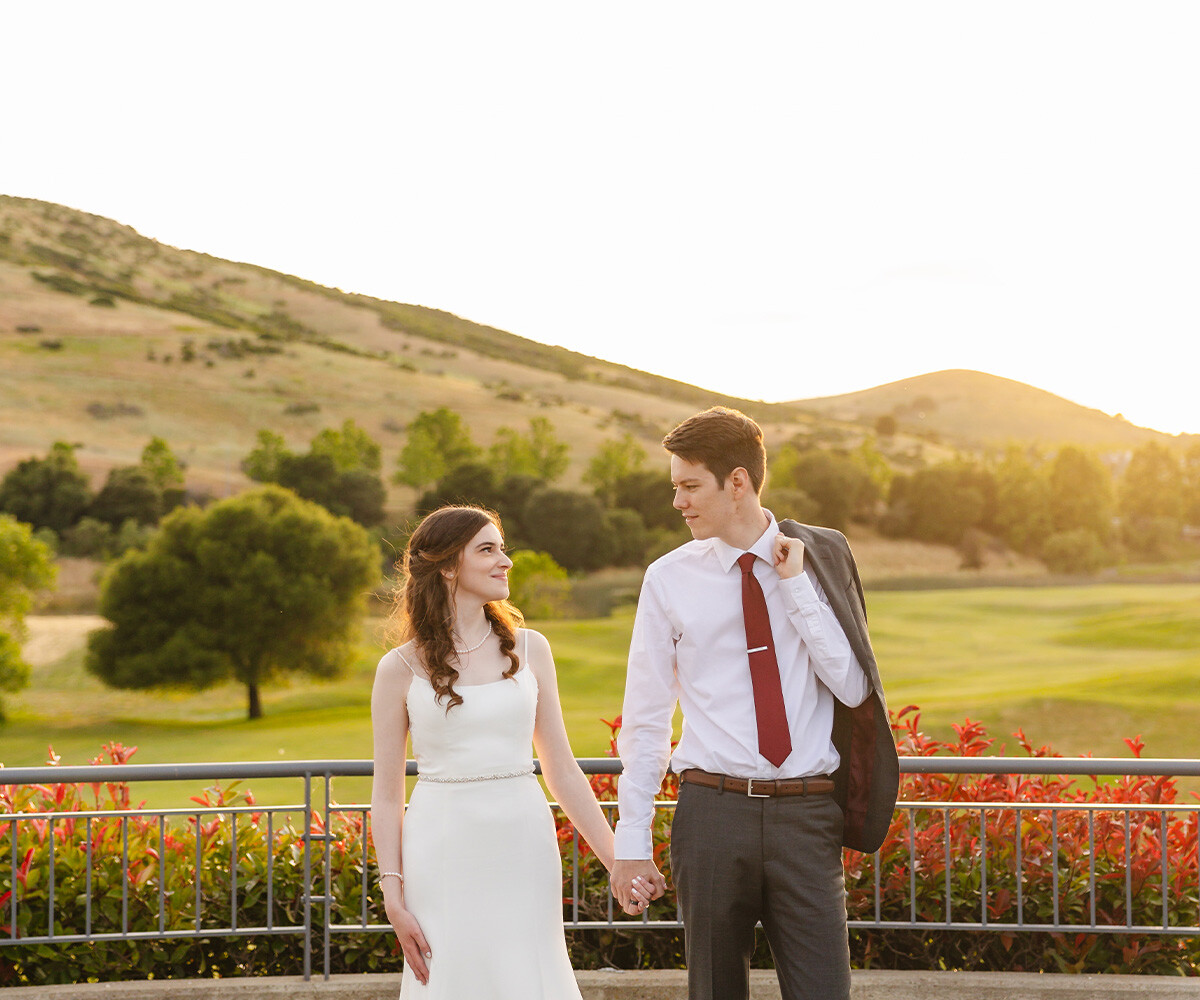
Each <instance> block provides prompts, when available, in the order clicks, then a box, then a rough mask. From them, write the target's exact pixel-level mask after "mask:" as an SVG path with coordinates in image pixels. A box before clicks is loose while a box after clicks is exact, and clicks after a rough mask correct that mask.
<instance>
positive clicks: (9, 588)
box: [0, 514, 55, 722]
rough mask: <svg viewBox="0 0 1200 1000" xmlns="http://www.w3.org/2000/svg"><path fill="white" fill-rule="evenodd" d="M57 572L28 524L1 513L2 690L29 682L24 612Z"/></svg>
mask: <svg viewBox="0 0 1200 1000" xmlns="http://www.w3.org/2000/svg"><path fill="white" fill-rule="evenodd" d="M54 575H55V566H54V555H53V553H52V552H51V551H50V549H49V548H48V547H47V546H46V545H45V544H43V543H42V542H39V541H38V540H37V539H36V538H34V537H33V531H32V529H31V528H30V527H29V525H28V524H24V523H22V522H21V521H18V520H17V519H16V518H14V517H10V516H9V515H7V514H0V691H19V690H20V689H21V688H23V687H24V686H25V685H26V684H28V683H29V664H27V663H26V662H25V661H24V660H23V659H22V658H21V644H22V642H23V641H24V639H25V615H26V614H27V613H28V612H29V609H30V607H32V605H33V595H34V593H35V592H36V591H38V590H42V589H44V588H46V587H49V586H50V585H51V584H53V583H54ZM3 721H4V702H3V700H0V722H3Z"/></svg>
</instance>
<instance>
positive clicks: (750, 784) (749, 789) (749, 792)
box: [746, 778, 771, 799]
mask: <svg viewBox="0 0 1200 1000" xmlns="http://www.w3.org/2000/svg"><path fill="white" fill-rule="evenodd" d="M755 780H756V779H754V778H747V779H746V797H747V798H750V799H769V798H770V797H771V796H770V795H768V794H767V793H766V792H755V791H754V782H755ZM757 780H758V781H770V780H771V779H770V778H758V779H757Z"/></svg>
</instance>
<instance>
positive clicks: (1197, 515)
mask: <svg viewBox="0 0 1200 1000" xmlns="http://www.w3.org/2000/svg"><path fill="white" fill-rule="evenodd" d="M1183 519H1184V521H1185V522H1186V523H1187V524H1191V525H1196V526H1200V441H1197V442H1196V443H1195V444H1193V445H1191V446H1190V447H1189V448H1188V450H1187V451H1185V452H1184V453H1183Z"/></svg>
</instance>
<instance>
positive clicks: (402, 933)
mask: <svg viewBox="0 0 1200 1000" xmlns="http://www.w3.org/2000/svg"><path fill="white" fill-rule="evenodd" d="M387 916H388V921H389V922H390V923H391V925H392V930H394V931H395V932H396V940H397V941H399V942H400V949H401V950H402V951H403V952H404V964H405V965H411V966H412V970H413V972H414V973H415V974H416V976H417V982H419V983H420V984H421V985H422V986H424V985H426V984H427V983H428V982H429V965H428V962H429V960H430V959H431V958H433V952H432V951H430V950H429V942H428V941H426V940H425V935H424V934H422V933H421V925H420V924H418V923H417V918H416V917H414V916H413V915H412V913H410V912H409V911H408V910H406V909H405V908H404V907H403V906H399V905H397V906H395V907H394V908H393V907H388V911H387Z"/></svg>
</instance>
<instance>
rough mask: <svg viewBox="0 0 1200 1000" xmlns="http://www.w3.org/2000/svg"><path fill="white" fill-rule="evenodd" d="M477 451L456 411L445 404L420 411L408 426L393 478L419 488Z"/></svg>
mask: <svg viewBox="0 0 1200 1000" xmlns="http://www.w3.org/2000/svg"><path fill="white" fill-rule="evenodd" d="M481 454H482V452H481V451H480V449H479V447H478V446H477V445H476V444H475V443H474V442H473V441H472V440H471V434H470V432H469V431H468V430H467V427H466V425H465V424H464V423H463V419H462V417H461V416H460V415H459V414H457V413H455V412H454V411H453V410H451V409H448V408H446V407H445V406H439V407H438V408H437V409H436V410H422V411H421V412H420V413H418V414H417V416H416V418H415V419H414V420H413V422H412V423H411V424H409V425H408V438H407V440H406V441H405V443H404V447H403V448H402V449H401V450H400V456H399V458H398V459H397V465H398V466H399V468H398V470H397V472H396V474H395V476H394V477H393V481H394V482H397V483H403V484H405V485H407V486H415V487H416V488H417V489H421V488H422V487H424V486H428V485H430V484H432V483H436V482H438V480H440V479H441V478H442V477H443V476H445V475H446V473H448V472H451V471H453V470H454V469H456V468H458V467H459V466H460V465H465V464H466V463H468V462H473V461H475V460H476V459H477V458H478V457H479V456H480V455H481Z"/></svg>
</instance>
